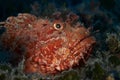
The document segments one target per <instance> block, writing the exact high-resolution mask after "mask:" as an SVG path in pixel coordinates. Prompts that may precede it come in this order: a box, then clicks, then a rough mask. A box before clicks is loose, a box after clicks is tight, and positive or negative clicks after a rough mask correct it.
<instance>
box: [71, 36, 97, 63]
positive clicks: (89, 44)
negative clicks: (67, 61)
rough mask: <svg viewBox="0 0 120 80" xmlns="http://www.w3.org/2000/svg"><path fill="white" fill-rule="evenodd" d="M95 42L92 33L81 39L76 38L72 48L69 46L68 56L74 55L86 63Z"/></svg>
mask: <svg viewBox="0 0 120 80" xmlns="http://www.w3.org/2000/svg"><path fill="white" fill-rule="evenodd" d="M95 43H96V41H95V39H94V37H93V36H92V35H87V36H85V37H83V38H82V39H79V40H77V41H76V42H75V44H74V45H73V46H72V48H70V54H71V55H70V56H74V57H75V58H76V60H77V61H79V60H82V61H83V63H86V60H87V59H88V58H89V56H90V54H91V52H92V50H93V47H94V46H95Z"/></svg>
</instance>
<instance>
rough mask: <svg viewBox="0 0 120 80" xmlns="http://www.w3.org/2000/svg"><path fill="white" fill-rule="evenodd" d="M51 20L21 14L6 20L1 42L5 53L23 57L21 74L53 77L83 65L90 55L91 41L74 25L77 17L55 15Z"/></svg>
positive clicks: (83, 29) (86, 30)
mask: <svg viewBox="0 0 120 80" xmlns="http://www.w3.org/2000/svg"><path fill="white" fill-rule="evenodd" d="M54 16H56V17H54ZM53 17H54V18H53V19H51V21H50V20H49V19H42V18H39V19H37V18H36V17H35V16H33V15H30V14H25V13H24V14H19V15H18V16H17V17H9V18H8V19H7V20H6V22H5V25H4V26H5V27H6V29H7V31H6V32H5V33H4V34H3V35H2V36H1V41H2V43H3V45H4V47H5V48H6V49H8V48H9V50H10V51H12V52H14V53H15V54H17V55H21V54H22V55H24V57H25V62H24V72H25V73H40V74H42V75H51V74H57V73H59V72H62V71H64V70H68V69H70V68H72V67H74V66H76V65H78V64H80V63H79V61H83V62H85V60H86V59H88V57H89V55H90V54H91V51H92V49H93V47H94V44H95V39H94V37H92V36H90V33H89V31H88V29H86V28H85V27H83V26H82V25H81V24H80V23H79V22H75V21H76V20H77V19H78V16H77V15H75V14H72V13H71V14H69V15H67V17H66V19H65V20H63V19H62V18H61V17H60V14H58V13H57V14H54V15H53ZM56 24H60V25H61V28H60V29H59V28H56V27H55V25H56ZM21 48H22V49H24V51H23V50H21Z"/></svg>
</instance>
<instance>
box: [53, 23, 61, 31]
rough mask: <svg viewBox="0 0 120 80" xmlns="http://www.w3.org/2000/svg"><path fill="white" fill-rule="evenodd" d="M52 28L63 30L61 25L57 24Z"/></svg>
mask: <svg viewBox="0 0 120 80" xmlns="http://www.w3.org/2000/svg"><path fill="white" fill-rule="evenodd" d="M54 28H55V29H56V30H62V29H63V25H61V24H59V23H55V24H54Z"/></svg>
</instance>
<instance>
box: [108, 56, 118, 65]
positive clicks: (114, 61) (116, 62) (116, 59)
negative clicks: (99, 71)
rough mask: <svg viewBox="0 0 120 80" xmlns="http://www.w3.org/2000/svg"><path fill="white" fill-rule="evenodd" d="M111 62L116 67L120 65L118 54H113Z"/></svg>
mask: <svg viewBox="0 0 120 80" xmlns="http://www.w3.org/2000/svg"><path fill="white" fill-rule="evenodd" d="M109 63H110V64H112V65H113V66H114V67H116V66H118V65H120V59H119V58H118V57H117V56H114V55H113V56H111V57H110V58H109Z"/></svg>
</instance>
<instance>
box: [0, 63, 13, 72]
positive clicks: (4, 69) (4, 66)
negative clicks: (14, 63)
mask: <svg viewBox="0 0 120 80" xmlns="http://www.w3.org/2000/svg"><path fill="white" fill-rule="evenodd" d="M0 70H2V71H8V72H11V70H12V69H11V67H10V66H9V65H0Z"/></svg>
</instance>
